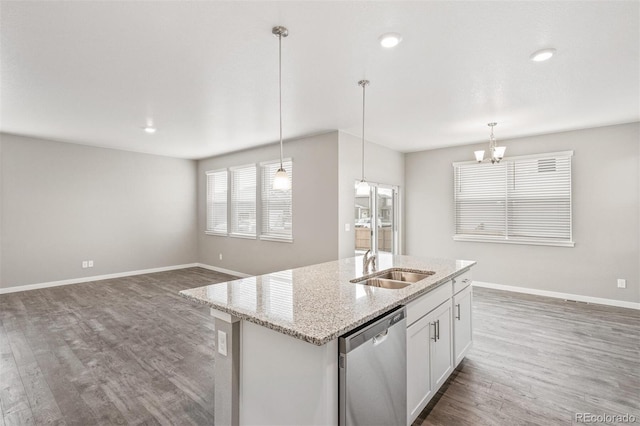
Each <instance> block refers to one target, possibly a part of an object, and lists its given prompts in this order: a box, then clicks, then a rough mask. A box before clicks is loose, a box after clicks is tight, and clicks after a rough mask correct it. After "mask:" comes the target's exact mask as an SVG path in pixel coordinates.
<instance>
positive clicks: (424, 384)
mask: <svg viewBox="0 0 640 426" xmlns="http://www.w3.org/2000/svg"><path fill="white" fill-rule="evenodd" d="M431 320H432V318H431V316H429V315H426V316H424V317H422V318H421V319H420V320H419V321H418V322H416V323H415V324H413V325H411V326H410V327H409V328H407V420H408V422H409V424H411V423H412V422H413V421H414V420H415V418H416V417H418V414H420V412H421V411H422V409H423V408H424V407H426V405H427V402H429V399H431V395H432V387H431V373H430V371H429V369H430V362H429V361H430V358H431V350H430V349H429V347H430V339H431V329H432V328H433V326H432V325H431Z"/></svg>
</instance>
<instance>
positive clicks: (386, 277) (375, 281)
mask: <svg viewBox="0 0 640 426" xmlns="http://www.w3.org/2000/svg"><path fill="white" fill-rule="evenodd" d="M433 274H434V272H433V271H420V272H416V271H411V270H404V269H399V268H394V269H387V270H384V271H380V272H378V273H376V274H373V275H369V276H367V277H360V278H354V279H353V280H351V282H352V283H356V284H364V285H369V286H371V287H382V288H391V289H399V288H404V287H407V286H410V285H411V284H413V283H416V282H418V281H420V280H423V279H425V278H427V277H428V276H429V275H433Z"/></svg>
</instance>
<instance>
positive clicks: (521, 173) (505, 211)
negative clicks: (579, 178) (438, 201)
mask: <svg viewBox="0 0 640 426" xmlns="http://www.w3.org/2000/svg"><path fill="white" fill-rule="evenodd" d="M572 155H573V152H572V151H569V152H560V153H552V154H542V155H535V156H524V157H516V158H510V159H504V160H503V161H502V162H501V163H500V164H490V163H481V164H478V163H454V165H453V166H454V183H455V195H454V201H455V222H456V233H455V236H454V239H455V240H459V241H465V240H466V241H495V242H512V243H522V244H542V245H560V246H571V247H572V246H573V245H574V243H573V241H572V233H571V156H572Z"/></svg>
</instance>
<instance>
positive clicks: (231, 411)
mask: <svg viewBox="0 0 640 426" xmlns="http://www.w3.org/2000/svg"><path fill="white" fill-rule="evenodd" d="M211 314H212V316H214V317H215V328H216V352H215V359H214V374H215V376H214V377H215V379H214V380H215V385H214V386H215V389H214V425H216V426H223V425H224V426H236V425H239V424H240V420H239V418H240V416H239V414H240V410H239V393H240V391H239V386H240V320H239V319H238V318H235V317H231V316H229V315H227V314H224V313H221V312H219V311H216V310H214V309H212V310H211ZM225 316H226V317H227V318H225ZM222 333H224V334H223V335H224V336H225V340H226V355H224V354H222V353H221V344H220V343H221V342H220V336H221V334H222Z"/></svg>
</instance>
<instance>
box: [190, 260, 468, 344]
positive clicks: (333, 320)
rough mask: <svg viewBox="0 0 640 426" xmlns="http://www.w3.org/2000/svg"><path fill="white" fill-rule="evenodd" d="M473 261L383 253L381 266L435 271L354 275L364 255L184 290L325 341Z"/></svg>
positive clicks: (279, 327) (200, 299)
mask: <svg viewBox="0 0 640 426" xmlns="http://www.w3.org/2000/svg"><path fill="white" fill-rule="evenodd" d="M474 264H475V262H473V261H465V260H447V259H431V258H418V257H412V256H392V255H384V254H382V255H380V256H379V258H378V268H377V269H378V271H382V270H385V269H389V268H408V269H414V270H420V271H434V272H435V274H433V275H431V276H429V277H427V278H425V279H424V280H422V281H418V282H417V283H414V284H411V285H410V286H408V287H405V288H402V289H385V288H379V287H371V286H368V285H364V284H354V283H351V282H349V281H350V280H352V279H354V278H357V277H361V276H362V256H359V257H353V258H349V259H343V260H338V261H334V262H327V263H321V264H318V265H313V266H307V267H303V268H297V269H289V270H286V271H280V272H275V273H273V274H267V275H261V276H257V277H249V278H243V279H239V280H235V281H229V282H226V283H219V284H213V285H209V286H204V287H198V288H193V289H189V290H183V291H181V292H180V294H181V295H182V296H184V297H187V298H189V299H192V300H194V301H196V302H199V303H203V304H205V305H208V306H210V307H212V308H214V309H217V310H219V311H222V312H226V313H229V314H231V315H234V316H236V317H239V318H241V319H244V320H247V321H250V322H253V323H256V324H259V325H262V326H264V327H268V328H270V329H272V330H276V331H279V332H281V333H284V334H288V335H290V336H293V337H295V338H298V339H301V340H304V341H307V342H309V343H313V344H316V345H323V344H325V343H327V342H329V341H330V340H333V339H335V338H336V337H338V336H340V335H342V334H344V333H346V332H348V331H350V330H353V329H354V328H356V327H357V326H359V325H361V324H364V323H365V322H367V321H369V320H372V319H373V318H375V317H377V316H379V315H382V314H383V313H385V312H387V311H388V310H390V309H391V308H394V307H396V306H398V305H404V304H406V303H408V302H409V301H411V300H413V299H415V298H416V297H418V296H420V295H422V294H424V293H427V292H429V291H431V290H433V289H434V288H436V287H438V285H440V284H442V283H444V282H446V281H448V280H449V279H451V277H453V276H454V275H457V274H459V273H462V272H464V271H465V270H467V269H469V268H470V267H471V266H473V265H474Z"/></svg>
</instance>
